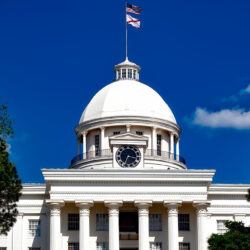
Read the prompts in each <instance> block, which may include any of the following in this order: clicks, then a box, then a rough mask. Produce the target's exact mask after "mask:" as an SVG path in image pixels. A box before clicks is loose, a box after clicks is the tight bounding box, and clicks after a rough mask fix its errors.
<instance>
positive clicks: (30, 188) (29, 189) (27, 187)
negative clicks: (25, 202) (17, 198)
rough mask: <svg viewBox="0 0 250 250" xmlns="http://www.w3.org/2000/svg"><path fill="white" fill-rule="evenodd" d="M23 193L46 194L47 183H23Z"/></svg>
mask: <svg viewBox="0 0 250 250" xmlns="http://www.w3.org/2000/svg"><path fill="white" fill-rule="evenodd" d="M21 193H22V195H45V194H46V193H47V191H46V184H40V183H39V184H38V183H25V184H22V191H21Z"/></svg>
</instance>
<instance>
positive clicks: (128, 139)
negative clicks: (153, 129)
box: [109, 132, 148, 146]
mask: <svg viewBox="0 0 250 250" xmlns="http://www.w3.org/2000/svg"><path fill="white" fill-rule="evenodd" d="M109 141H110V144H111V145H114V144H118V145H119V144H134V145H143V146H146V145H147V143H148V137H146V136H141V135H135V134H133V133H130V132H127V133H124V134H119V135H114V136H111V137H109Z"/></svg>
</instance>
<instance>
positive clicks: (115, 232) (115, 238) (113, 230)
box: [105, 201, 122, 250]
mask: <svg viewBox="0 0 250 250" xmlns="http://www.w3.org/2000/svg"><path fill="white" fill-rule="evenodd" d="M105 206H106V207H108V209H109V250H120V246H119V207H120V206H122V201H105Z"/></svg>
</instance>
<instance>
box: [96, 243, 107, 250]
mask: <svg viewBox="0 0 250 250" xmlns="http://www.w3.org/2000/svg"><path fill="white" fill-rule="evenodd" d="M96 250H109V246H108V243H107V242H97V243H96Z"/></svg>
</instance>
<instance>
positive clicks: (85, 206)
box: [75, 201, 94, 216]
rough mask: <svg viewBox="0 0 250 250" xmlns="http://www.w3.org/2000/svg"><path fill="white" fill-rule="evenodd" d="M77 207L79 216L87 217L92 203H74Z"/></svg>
mask: <svg viewBox="0 0 250 250" xmlns="http://www.w3.org/2000/svg"><path fill="white" fill-rule="evenodd" d="M75 204H76V206H77V207H79V212H80V215H82V216H84V215H86V216H89V213H90V208H91V207H92V206H93V204H94V202H93V201H75Z"/></svg>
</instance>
